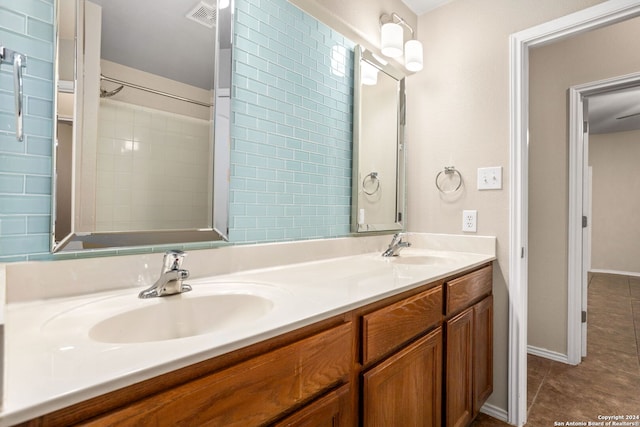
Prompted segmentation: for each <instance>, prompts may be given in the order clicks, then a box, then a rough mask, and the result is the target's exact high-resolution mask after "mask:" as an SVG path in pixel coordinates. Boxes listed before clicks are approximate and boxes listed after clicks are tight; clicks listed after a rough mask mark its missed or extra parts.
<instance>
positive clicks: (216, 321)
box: [89, 291, 273, 343]
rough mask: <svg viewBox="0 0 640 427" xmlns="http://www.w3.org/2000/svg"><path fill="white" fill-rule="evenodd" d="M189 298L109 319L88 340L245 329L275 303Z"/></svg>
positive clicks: (235, 297)
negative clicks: (243, 327)
mask: <svg viewBox="0 0 640 427" xmlns="http://www.w3.org/2000/svg"><path fill="white" fill-rule="evenodd" d="M192 292H193V291H192ZM189 296H190V295H187V294H183V295H173V296H169V297H162V298H159V299H157V300H155V301H153V302H154V303H153V304H152V305H148V306H146V307H140V308H136V309H133V310H130V311H125V312H123V313H119V314H116V315H114V316H112V317H108V318H107V319H105V320H103V321H101V322H99V323H97V324H95V325H94V326H93V327H92V328H91V329H90V330H89V337H90V338H91V339H93V340H95V341H99V342H106V343H140V342H150V341H164V340H171V339H176V338H186V337H191V336H194V335H202V334H207V333H210V332H215V331H216V330H222V329H227V330H228V329H231V328H237V327H239V326H244V325H247V324H250V323H251V322H253V321H255V320H256V319H258V318H260V317H262V316H264V315H265V314H267V313H268V312H270V311H271V310H272V309H273V301H271V300H270V299H268V298H265V297H262V296H258V295H251V294H221V295H205V296H196V297H191V298H189Z"/></svg>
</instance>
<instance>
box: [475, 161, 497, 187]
mask: <svg viewBox="0 0 640 427" xmlns="http://www.w3.org/2000/svg"><path fill="white" fill-rule="evenodd" d="M478 190H502V166H496V167H491V168H478Z"/></svg>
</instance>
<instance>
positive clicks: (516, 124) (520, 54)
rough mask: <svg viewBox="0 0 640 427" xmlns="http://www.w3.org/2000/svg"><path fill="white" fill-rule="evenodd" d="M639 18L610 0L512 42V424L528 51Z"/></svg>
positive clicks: (521, 363) (519, 378)
mask: <svg viewBox="0 0 640 427" xmlns="http://www.w3.org/2000/svg"><path fill="white" fill-rule="evenodd" d="M639 15H640V3H639V2H638V1H627V0H610V1H607V2H604V3H601V4H598V5H596V6H593V7H591V8H588V9H585V10H582V11H580V12H576V13H574V14H571V15H568V16H565V17H562V18H559V19H556V20H554V21H551V22H548V23H545V24H542V25H539V26H536V27H533V28H530V29H528V30H525V31H522V32H519V33H516V34H513V35H512V36H511V37H510V103H511V109H510V129H511V131H510V145H511V158H510V166H511V167H510V227H509V229H510V243H509V293H510V309H509V325H510V326H509V328H510V332H509V336H510V342H509V422H510V423H511V424H514V425H518V426H521V425H523V424H524V423H525V422H526V418H527V415H526V410H527V322H528V321H527V313H528V310H527V304H528V277H527V275H528V249H529V248H528V208H529V206H528V185H529V180H528V177H529V173H528V172H529V171H528V143H529V138H528V137H529V135H528V131H529V62H528V58H529V49H530V48H533V47H536V46H542V45H544V44H547V43H551V42H554V41H558V40H560V39H564V38H567V37H569V36H572V35H576V34H579V33H582V32H585V31H588V30H592V29H596V28H600V27H604V26H607V25H610V24H613V23H617V22H620V21H623V20H626V19H630V18H633V17H636V16H639Z"/></svg>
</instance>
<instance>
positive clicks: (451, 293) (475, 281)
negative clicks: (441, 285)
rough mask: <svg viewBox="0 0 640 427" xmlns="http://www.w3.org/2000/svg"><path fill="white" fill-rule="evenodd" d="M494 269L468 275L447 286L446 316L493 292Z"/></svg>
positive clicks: (485, 269)
mask: <svg viewBox="0 0 640 427" xmlns="http://www.w3.org/2000/svg"><path fill="white" fill-rule="evenodd" d="M492 280H493V267H492V266H491V265H489V266H487V267H484V268H482V269H480V270H477V271H474V272H473V273H469V274H466V275H464V276H462V277H459V278H457V279H454V280H450V281H448V282H447V283H446V284H445V289H446V293H447V295H446V307H445V308H446V314H447V315H449V314H453V313H456V312H458V311H460V310H462V309H463V308H465V307H468V306H469V305H471V303H472V302H474V301H476V300H478V299H479V298H481V297H482V296H484V295H488V294H490V293H491V290H492Z"/></svg>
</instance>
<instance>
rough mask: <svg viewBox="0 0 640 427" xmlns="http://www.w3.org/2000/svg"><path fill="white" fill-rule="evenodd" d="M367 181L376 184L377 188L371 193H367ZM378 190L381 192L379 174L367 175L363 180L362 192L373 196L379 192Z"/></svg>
mask: <svg viewBox="0 0 640 427" xmlns="http://www.w3.org/2000/svg"><path fill="white" fill-rule="evenodd" d="M367 181H371V183H372V184H373V183H374V182H375V183H376V187H375V188H374V189H373V190H371V191H367V187H366V183H367ZM378 190H380V178H379V177H378V172H371V173H369V174H367V175H365V177H364V179H363V180H362V191H364V194H366V195H368V196H373V195H374V194H376V193H377V192H378Z"/></svg>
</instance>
